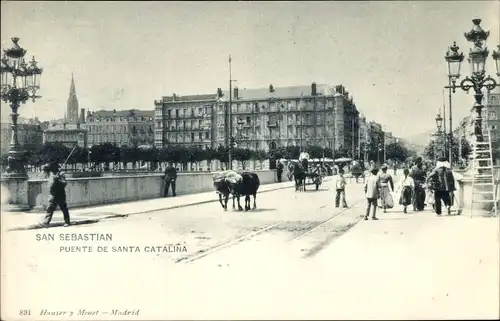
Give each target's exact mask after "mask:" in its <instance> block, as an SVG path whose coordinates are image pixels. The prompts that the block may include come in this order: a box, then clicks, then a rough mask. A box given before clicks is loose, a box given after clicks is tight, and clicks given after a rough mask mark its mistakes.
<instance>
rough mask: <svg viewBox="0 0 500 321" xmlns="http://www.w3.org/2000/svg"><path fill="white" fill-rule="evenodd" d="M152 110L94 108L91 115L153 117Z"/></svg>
mask: <svg viewBox="0 0 500 321" xmlns="http://www.w3.org/2000/svg"><path fill="white" fill-rule="evenodd" d="M154 114H155V112H154V110H139V109H130V110H104V109H103V110H96V111H93V112H92V114H91V117H113V116H116V117H126V116H143V117H154Z"/></svg>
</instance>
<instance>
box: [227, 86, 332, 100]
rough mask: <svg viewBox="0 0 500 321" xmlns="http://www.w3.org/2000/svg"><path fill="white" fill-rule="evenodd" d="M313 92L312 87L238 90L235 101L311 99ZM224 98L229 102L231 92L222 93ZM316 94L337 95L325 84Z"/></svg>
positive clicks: (317, 87)
mask: <svg viewBox="0 0 500 321" xmlns="http://www.w3.org/2000/svg"><path fill="white" fill-rule="evenodd" d="M311 92H312V86H311V85H307V86H304V85H302V86H284V87H274V86H273V91H272V92H271V91H270V87H266V88H251V89H246V88H238V98H237V99H235V97H234V96H233V100H257V99H263V100H267V99H270V98H275V99H280V98H300V97H301V96H303V97H310V96H311ZM222 93H223V94H224V96H223V97H222V100H229V92H228V91H222ZM233 93H234V92H233ZM316 93H317V95H318V96H332V95H334V94H335V91H334V88H333V87H332V86H329V85H325V84H317V85H316Z"/></svg>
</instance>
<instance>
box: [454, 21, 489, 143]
mask: <svg viewBox="0 0 500 321" xmlns="http://www.w3.org/2000/svg"><path fill="white" fill-rule="evenodd" d="M472 23H473V24H474V26H473V27H472V29H471V30H470V31H468V32H466V33H465V34H464V36H465V39H467V41H469V42H472V43H473V44H474V47H473V48H472V49H470V51H469V59H468V60H469V63H470V64H471V67H472V75H471V77H468V76H467V77H465V79H464V80H462V81H461V82H460V85H459V86H456V84H455V81H456V80H457V79H458V77H459V76H460V66H459V65H460V62H461V59H460V57H461V56H462V54H461V53H459V52H458V47H457V46H456V45H453V46H452V47H450V49H449V52H448V53H447V55H446V57H445V59H446V61H447V62H448V77H449V78H450V79H453V80H455V81H452V84H451V85H450V86H446V87H445V88H451V89H452V90H453V92H455V89H456V88H457V87H460V88H461V89H462V90H464V91H466V92H467V93H468V92H469V90H470V89H474V92H475V93H474V99H475V103H474V109H475V110H476V113H477V116H476V119H475V126H474V133H475V135H476V137H477V141H483V133H482V122H483V118H482V116H481V112H482V109H483V107H484V106H483V105H482V101H483V93H482V90H483V88H485V89H487V90H488V91H491V90H493V89H494V88H495V87H496V86H497V83H496V81H495V80H494V79H493V78H491V77H490V76H486V71H485V64H486V58H487V57H488V49H487V48H486V46H485V43H486V40H487V39H488V36H489V35H490V32H489V31H485V30H483V28H481V26H480V23H481V19H473V20H472ZM493 59H495V62H497V59H498V53H494V54H493ZM497 71H498V63H497Z"/></svg>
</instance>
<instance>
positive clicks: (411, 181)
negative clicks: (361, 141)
mask: <svg viewBox="0 0 500 321" xmlns="http://www.w3.org/2000/svg"><path fill="white" fill-rule="evenodd" d="M387 168H388V167H387V165H385V164H384V165H382V166H381V168H380V170H381V173H380V174H379V170H378V169H377V168H372V169H371V171H370V172H371V174H372V175H371V176H369V177H368V178H367V179H366V182H365V187H364V192H365V196H366V199H367V208H366V213H365V217H364V219H365V220H368V218H369V216H370V212H371V211H372V219H373V220H377V219H378V218H377V216H376V212H377V207H378V200H379V199H380V202H381V204H380V207H381V208H382V209H383V211H384V213H386V212H387V209H388V208H392V207H393V205H394V204H393V200H392V196H391V193H392V192H396V194H399V204H400V205H401V206H403V213H408V210H407V208H408V206H409V205H412V207H413V211H415V212H418V211H423V210H424V208H425V206H426V205H432V206H433V209H434V211H435V213H436V214H437V215H441V214H442V204H444V205H445V206H446V208H447V212H448V214H451V207H452V206H453V200H454V192H455V190H456V187H455V178H454V176H453V172H452V171H451V168H450V164H449V162H448V161H447V160H446V158H444V157H443V158H439V159H438V161H437V163H436V167H435V168H434V169H432V170H428V169H427V168H425V167H424V164H423V162H422V158H421V157H419V158H417V159H416V161H415V164H414V165H413V166H412V168H411V170H409V169H408V168H404V169H403V177H402V179H401V180H400V182H399V185H398V187H397V189H395V188H394V181H393V178H392V176H391V175H390V174H389V173H387ZM426 189H427V193H426ZM426 196H427V197H426ZM426 198H427V199H426Z"/></svg>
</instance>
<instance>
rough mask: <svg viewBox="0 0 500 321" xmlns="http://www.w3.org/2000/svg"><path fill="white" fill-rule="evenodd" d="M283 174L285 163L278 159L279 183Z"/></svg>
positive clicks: (277, 174)
mask: <svg viewBox="0 0 500 321" xmlns="http://www.w3.org/2000/svg"><path fill="white" fill-rule="evenodd" d="M282 175H283V163H282V162H281V161H278V165H277V166H276V176H277V177H278V183H281V176H282Z"/></svg>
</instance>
